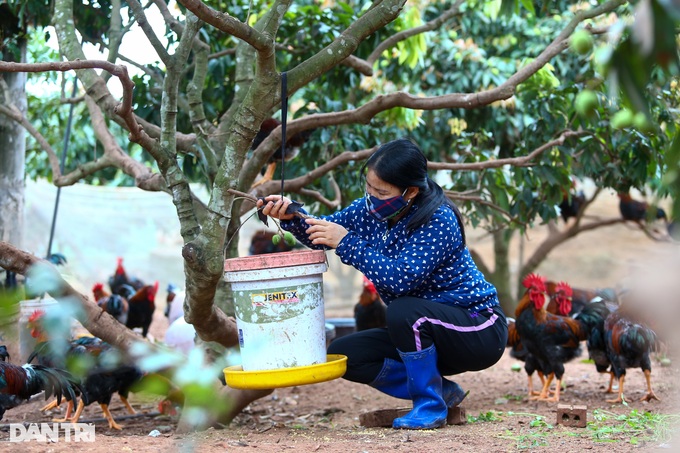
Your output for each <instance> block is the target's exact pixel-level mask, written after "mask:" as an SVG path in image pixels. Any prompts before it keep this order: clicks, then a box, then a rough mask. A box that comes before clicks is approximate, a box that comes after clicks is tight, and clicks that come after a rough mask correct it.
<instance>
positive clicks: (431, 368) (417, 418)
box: [392, 345, 448, 429]
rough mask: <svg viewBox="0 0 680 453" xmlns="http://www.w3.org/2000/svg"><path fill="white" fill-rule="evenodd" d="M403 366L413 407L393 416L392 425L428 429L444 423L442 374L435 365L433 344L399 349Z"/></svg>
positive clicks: (444, 406) (444, 405)
mask: <svg viewBox="0 0 680 453" xmlns="http://www.w3.org/2000/svg"><path fill="white" fill-rule="evenodd" d="M399 355H400V356H401V358H402V360H403V361H404V365H405V367H406V376H407V381H406V388H407V389H408V393H409V395H411V400H412V401H413V409H411V411H410V412H409V413H408V414H406V415H404V416H403V417H399V418H395V419H394V421H393V422H392V427H393V428H402V429H431V428H439V427H440V426H442V425H444V424H446V415H447V414H448V408H447V407H446V403H445V402H444V398H443V397H442V376H441V374H439V370H438V369H437V350H436V349H435V347H434V345H432V346H430V347H429V348H427V349H423V350H422V351H415V352H401V351H399Z"/></svg>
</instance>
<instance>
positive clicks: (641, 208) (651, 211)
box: [618, 192, 668, 223]
mask: <svg viewBox="0 0 680 453" xmlns="http://www.w3.org/2000/svg"><path fill="white" fill-rule="evenodd" d="M618 197H619V212H621V217H623V218H624V219H625V220H633V221H635V222H638V223H639V222H641V221H643V220H647V219H654V220H658V219H663V220H664V221H667V220H668V217H667V216H666V211H664V210H663V209H661V208H659V207H656V206H650V205H649V203H647V202H645V201H638V200H634V199H633V197H631V196H630V194H629V193H628V192H619V193H618Z"/></svg>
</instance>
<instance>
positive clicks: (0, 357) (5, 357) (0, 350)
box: [0, 345, 11, 362]
mask: <svg viewBox="0 0 680 453" xmlns="http://www.w3.org/2000/svg"><path fill="white" fill-rule="evenodd" d="M10 359H11V357H10V356H9V352H8V351H7V346H5V345H2V346H0V362H5V361H7V362H9V360H10Z"/></svg>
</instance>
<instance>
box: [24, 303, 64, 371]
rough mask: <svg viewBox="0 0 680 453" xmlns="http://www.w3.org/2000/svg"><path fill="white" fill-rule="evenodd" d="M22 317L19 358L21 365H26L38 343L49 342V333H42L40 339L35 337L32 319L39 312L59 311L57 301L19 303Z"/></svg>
mask: <svg viewBox="0 0 680 453" xmlns="http://www.w3.org/2000/svg"><path fill="white" fill-rule="evenodd" d="M19 305H20V311H21V316H20V318H19V358H20V360H21V363H26V360H27V359H28V357H29V356H30V355H31V353H32V352H33V350H34V349H35V346H36V345H37V344H38V341H39V340H40V341H45V340H47V339H48V338H47V336H46V335H47V332H44V331H43V332H42V333H41V334H40V335H38V337H35V336H34V334H35V332H33V328H32V327H31V323H30V321H29V320H30V318H31V316H32V315H34V314H35V313H36V312H37V311H42V312H47V310H56V309H58V305H57V301H56V300H54V299H32V300H22V301H21V302H19Z"/></svg>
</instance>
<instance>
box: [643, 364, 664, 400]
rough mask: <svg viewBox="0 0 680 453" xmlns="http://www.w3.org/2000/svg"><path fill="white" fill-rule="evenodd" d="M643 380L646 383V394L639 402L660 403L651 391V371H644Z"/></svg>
mask: <svg viewBox="0 0 680 453" xmlns="http://www.w3.org/2000/svg"><path fill="white" fill-rule="evenodd" d="M644 372H645V380H646V381H647V394H646V395H645V396H643V397H642V398H640V401H651V400H657V401H661V400H660V399H659V398H658V397H657V396H656V395H655V394H654V390H652V370H645V371H644Z"/></svg>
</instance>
